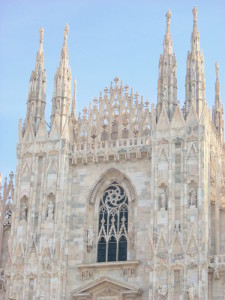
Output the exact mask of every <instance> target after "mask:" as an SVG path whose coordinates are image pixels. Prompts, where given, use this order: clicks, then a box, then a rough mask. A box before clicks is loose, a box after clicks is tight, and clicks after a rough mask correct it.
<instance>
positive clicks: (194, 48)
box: [25, 7, 223, 135]
mask: <svg viewBox="0 0 225 300" xmlns="http://www.w3.org/2000/svg"><path fill="white" fill-rule="evenodd" d="M192 13H193V31H192V34H191V50H190V52H188V56H187V71H186V97H185V107H184V109H183V111H182V112H183V115H184V118H185V119H187V117H188V115H189V113H190V111H191V110H192V108H193V109H194V110H195V112H196V114H197V116H198V118H199V119H200V118H201V115H202V112H203V111H204V107H205V105H206V99H205V75H204V56H203V52H202V51H200V36H199V32H198V29H197V7H194V8H193V10H192ZM171 17H172V13H171V11H170V10H168V11H167V13H166V33H165V36H164V40H163V53H162V54H161V55H160V60H159V77H158V96H157V106H156V110H155V111H154V112H153V110H154V109H153V110H152V112H151V115H152V117H153V116H155V118H156V122H157V121H158V120H159V119H160V117H161V115H165V114H166V115H167V116H168V120H169V122H171V121H172V119H173V116H174V114H175V112H176V110H177V107H178V108H179V102H178V100H177V74H176V69H177V62H176V55H175V53H173V40H172V35H171V29H170V23H171ZM68 35H69V26H68V25H66V26H65V28H64V40H63V45H62V49H61V54H60V60H59V67H58V68H57V71H56V74H55V78H54V91H53V96H52V114H51V127H52V126H53V124H55V123H56V122H57V123H58V125H59V128H60V133H62V132H64V131H65V130H64V129H65V128H66V126H67V127H68V126H69V125H68V124H69V122H70V120H72V123H73V124H76V126H78V127H79V124H81V123H82V122H83V123H84V120H85V117H84V118H83V119H82V120H83V121H82V122H81V117H78V118H77V116H76V104H77V97H76V88H77V83H76V80H74V82H73V84H74V95H73V97H72V99H71V69H70V66H69V51H68V45H67V41H68ZM43 39H44V29H43V28H41V29H40V38H39V49H38V51H37V56H36V62H35V70H34V71H33V72H32V74H31V79H30V88H29V95H28V102H27V117H26V121H25V127H26V126H28V124H29V126H30V127H33V129H34V134H36V133H37V131H38V128H39V125H40V123H41V122H42V123H43V122H45V104H46V100H45V98H46V96H45V89H46V73H45V70H44V51H43ZM114 81H115V85H116V88H115V90H116V89H117V87H118V82H119V78H115V80H114ZM122 85H123V83H122V82H121V86H122ZM120 89H121V88H120ZM124 89H125V91H127V89H128V88H127V86H125V87H124ZM104 91H105V90H104ZM112 91H113V87H112V84H111V86H110V94H111V95H113V92H112ZM107 93H108V89H107V90H106V94H107ZM114 96H115V95H113V97H114ZM138 96H139V95H138V93H136V94H135V101H134V103H135V105H136V104H137V103H139V101H138ZM129 97H130V99H133V91H131V95H130V96H129ZM104 99H107V97H106V95H105V96H104ZM121 99H122V96H121ZM71 100H72V107H70V106H71ZM96 101H97V100H96V99H94V108H95V110H96ZM99 101H100V103H101V101H102V95H100V98H99ZM121 101H122V100H121ZM125 102H126V101H125ZM142 102H143V101H142ZM102 103H103V102H102ZM146 103H148V102H146ZM104 105H105V107H104V108H103V107H102V106H101V105H100V108H99V111H102V113H103V115H104V111H105V110H106V109H108V108H109V103H108V102H107V101H105V104H104ZM110 105H111V104H110ZM141 105H142V104H141ZM128 106H130V102H128ZM121 107H122V104H121V103H119V99H116V100H115V103H114V106H113V107H112V109H113V111H114V112H115V116H116V111H117V112H118V111H120V110H121ZM89 108H90V107H89ZM124 109H125V108H124ZM90 111H91V110H90V109H89V114H90ZM129 111H130V112H131V111H132V108H131V107H130V108H129ZM83 112H84V114H86V113H87V109H86V108H84V110H83ZM96 112H97V110H96ZM130 112H129V114H130ZM110 113H111V112H109V111H108V114H110ZM222 113H223V108H222V105H221V99H220V83H219V65H218V63H216V84H215V107H214V112H213V120H214V123H215V126H216V128H219V129H218V131H219V132H221V130H223V129H221V128H223V125H222V123H221V122H222V121H221V120H222ZM94 114H95V112H93V116H92V118H93V119H94V118H95V117H94ZM126 116H127V118H128V119H129V117H130V115H129V116H128V115H127V113H126ZM106 119H107V118H106ZM128 119H127V120H128ZM96 120H97V119H96ZM218 120H219V121H218ZM106 121H107V122H112V123H113V120H111V119H110V121H109V120H108V119H107V120H106ZM101 122H102V120H100V119H99V120H98V123H99V124H101ZM126 122H127V121H126ZM126 122H125V123H126ZM149 122H150V121H149ZM83 123H82V124H83ZM218 123H219V124H220V125H219V127H218ZM149 124H150V123H149ZM149 124H148V125H149ZM216 124H217V125H216ZM80 126H81V125H80ZM82 126H83V125H82ZM99 126H100V125H99ZM104 126H105V125H104ZM110 126H111V125H110ZM132 126H133V125H132ZM138 127H140V124H139V125H138ZM135 128H136V127H135ZM80 130H81V129H80ZM82 130H83V129H82ZM135 130H136V129H135ZM129 132H133V128H132V129H130V130H129ZM89 134H90V135H91V134H92V133H91V132H89ZM108 134H109V132H108ZM110 134H111V133H110Z"/></svg>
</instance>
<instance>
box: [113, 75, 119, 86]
mask: <svg viewBox="0 0 225 300" xmlns="http://www.w3.org/2000/svg"><path fill="white" fill-rule="evenodd" d="M119 80H120V79H119V77H117V76H116V78H115V79H114V81H115V84H116V86H117V85H118V82H119Z"/></svg>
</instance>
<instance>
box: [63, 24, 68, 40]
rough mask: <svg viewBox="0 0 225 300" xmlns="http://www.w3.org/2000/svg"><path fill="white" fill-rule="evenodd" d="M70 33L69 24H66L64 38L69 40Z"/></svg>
mask: <svg viewBox="0 0 225 300" xmlns="http://www.w3.org/2000/svg"><path fill="white" fill-rule="evenodd" d="M68 34H69V25H68V24H66V26H65V29H64V40H67V38H68Z"/></svg>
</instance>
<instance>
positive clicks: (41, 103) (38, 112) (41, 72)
mask: <svg viewBox="0 0 225 300" xmlns="http://www.w3.org/2000/svg"><path fill="white" fill-rule="evenodd" d="M43 38H44V29H43V28H41V29H40V40H39V49H38V51H37V55H36V61H35V69H34V70H33V71H32V73H31V77H30V85H29V93H28V101H27V114H26V120H25V127H26V126H27V124H28V121H29V120H31V123H32V126H33V130H34V133H35V134H36V132H37V130H38V128H39V124H40V122H41V120H42V119H45V105H46V72H45V69H44V51H43Z"/></svg>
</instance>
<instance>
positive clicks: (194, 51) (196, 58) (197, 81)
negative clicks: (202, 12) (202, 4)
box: [185, 7, 205, 117]
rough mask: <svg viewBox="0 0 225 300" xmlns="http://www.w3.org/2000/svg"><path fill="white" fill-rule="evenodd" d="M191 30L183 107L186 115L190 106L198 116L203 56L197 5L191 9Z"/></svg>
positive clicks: (201, 101) (203, 96)
mask: <svg viewBox="0 0 225 300" xmlns="http://www.w3.org/2000/svg"><path fill="white" fill-rule="evenodd" d="M192 13H193V31H192V35H191V51H190V52H188V56H187V72H186V99H185V109H186V116H187V115H188V113H189V111H190V108H191V106H192V105H193V106H194V108H195V109H196V112H197V115H198V116H199V117H200V116H201V113H202V109H203V105H204V102H205V74H204V56H203V52H202V50H200V36H199V32H198V28H197V7H194V8H193V10H192Z"/></svg>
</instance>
